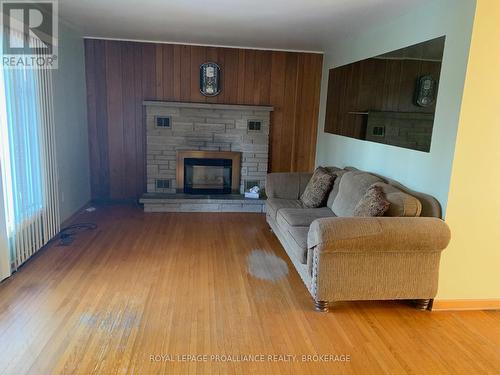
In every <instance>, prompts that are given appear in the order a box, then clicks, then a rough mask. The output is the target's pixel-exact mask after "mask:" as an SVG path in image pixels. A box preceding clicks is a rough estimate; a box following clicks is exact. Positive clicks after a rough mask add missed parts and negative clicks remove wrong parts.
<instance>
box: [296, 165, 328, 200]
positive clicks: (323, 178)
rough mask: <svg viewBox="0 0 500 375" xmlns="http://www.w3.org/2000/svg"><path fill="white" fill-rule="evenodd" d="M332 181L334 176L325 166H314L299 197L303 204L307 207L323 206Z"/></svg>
mask: <svg viewBox="0 0 500 375" xmlns="http://www.w3.org/2000/svg"><path fill="white" fill-rule="evenodd" d="M334 181H335V176H334V175H333V174H332V173H330V172H328V170H327V169H326V168H323V167H318V168H316V170H315V171H314V173H313V175H312V177H311V179H310V180H309V182H308V184H307V186H306V189H305V190H304V192H303V193H302V196H301V197H300V200H301V201H302V203H303V204H304V206H306V207H309V208H316V207H321V206H324V205H325V202H326V199H327V198H328V194H329V193H330V190H332V186H333V182H334Z"/></svg>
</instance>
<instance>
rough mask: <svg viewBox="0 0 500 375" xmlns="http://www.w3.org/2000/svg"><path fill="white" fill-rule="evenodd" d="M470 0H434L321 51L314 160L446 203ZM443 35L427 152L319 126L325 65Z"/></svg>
mask: <svg viewBox="0 0 500 375" xmlns="http://www.w3.org/2000/svg"><path fill="white" fill-rule="evenodd" d="M475 4H476V1H475V0H434V1H430V2H426V3H425V4H424V5H421V6H420V7H418V8H416V9H415V10H414V11H412V12H411V13H409V14H406V15H403V16H401V17H399V18H397V19H394V20H392V21H390V22H389V23H386V24H384V25H379V26H378V27H375V28H373V29H370V30H366V31H365V32H363V33H361V34H360V35H358V36H356V37H353V38H350V39H347V40H343V41H341V42H338V43H335V45H332V46H331V47H330V48H328V49H327V50H326V51H325V56H324V63H323V81H322V86H321V103H320V115H319V124H318V126H319V129H318V142H317V153H316V164H317V165H336V166H348V165H350V166H354V167H357V168H359V169H363V170H367V171H371V172H376V173H379V174H382V175H384V176H387V177H391V178H394V179H396V180H398V181H400V182H401V183H403V184H404V185H407V186H408V187H411V188H413V189H416V190H419V191H422V192H426V193H429V194H432V195H434V196H435V197H436V198H437V199H438V200H439V201H440V202H441V204H442V205H443V208H446V203H447V199H448V189H449V182H450V174H451V166H452V161H453V153H454V149H455V139H456V134H457V127H458V120H459V114H460V105H461V100H462V92H463V86H464V81H465V72H466V67H467V57H468V51H469V45H470V38H471V32H472V23H473V18H474V11H475ZM442 35H446V46H445V51H444V57H443V59H444V60H443V67H442V73H441V82H440V86H439V93H438V99H437V100H438V102H437V103H438V105H437V110H436V118H435V123H434V130H433V135H432V145H431V152H430V153H423V152H418V151H413V150H407V149H403V148H398V147H394V146H387V145H382V144H377V143H372V142H366V141H361V140H357V139H351V138H347V137H342V136H338V135H333V134H328V133H324V132H323V127H324V120H325V105H326V92H327V86H328V70H329V69H330V68H332V67H337V66H341V65H345V64H349V63H352V62H355V61H358V60H362V59H365V58H368V57H372V56H376V55H379V54H382V53H385V52H389V51H392V50H395V49H398V48H402V47H406V46H409V45H412V44H415V43H419V42H422V41H425V40H428V39H432V38H436V37H439V36H442Z"/></svg>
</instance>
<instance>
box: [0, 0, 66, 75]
mask: <svg viewBox="0 0 500 375" xmlns="http://www.w3.org/2000/svg"><path fill="white" fill-rule="evenodd" d="M0 3H1V10H2V35H3V37H2V65H3V67H4V68H11V69H16V68H18V69H27V68H28V69H40V68H44V69H57V67H58V58H57V57H58V55H57V53H58V37H59V35H58V31H59V29H58V2H57V0H38V1H23V0H1V1H0Z"/></svg>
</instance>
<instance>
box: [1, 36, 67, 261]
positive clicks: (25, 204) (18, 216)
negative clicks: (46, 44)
mask: <svg viewBox="0 0 500 375" xmlns="http://www.w3.org/2000/svg"><path fill="white" fill-rule="evenodd" d="M18 37H19V38H22V34H19V36H18ZM34 43H38V42H37V41H34ZM0 92H1V95H0V109H1V116H0V121H1V124H0V145H1V152H0V158H1V170H2V186H1V188H2V194H0V196H1V197H2V198H3V206H4V214H5V223H2V225H3V226H5V230H6V232H7V237H8V242H9V243H8V247H9V248H10V262H9V263H11V262H12V263H14V265H15V267H18V266H20V265H21V264H22V263H24V262H25V261H26V260H27V259H28V258H29V257H30V256H31V255H33V254H34V253H35V252H36V251H38V250H39V249H40V248H41V247H42V246H43V245H45V244H46V243H47V242H48V241H49V240H50V239H51V238H52V237H53V236H54V235H55V234H56V233H57V232H58V231H59V212H58V199H57V192H58V189H57V170H56V164H55V163H56V161H55V160H56V159H55V135H54V126H53V104H52V74H51V71H50V70H49V69H33V68H28V67H24V68H23V67H18V68H15V69H2V68H0ZM2 229H3V228H2Z"/></svg>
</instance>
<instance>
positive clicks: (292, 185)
mask: <svg viewBox="0 0 500 375" xmlns="http://www.w3.org/2000/svg"><path fill="white" fill-rule="evenodd" d="M311 176H312V173H307V172H292V173H269V174H268V175H267V177H266V195H267V197H268V198H282V199H299V198H300V195H301V194H302V192H303V191H304V189H305V188H306V185H307V183H308V182H309V180H310V179H311Z"/></svg>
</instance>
